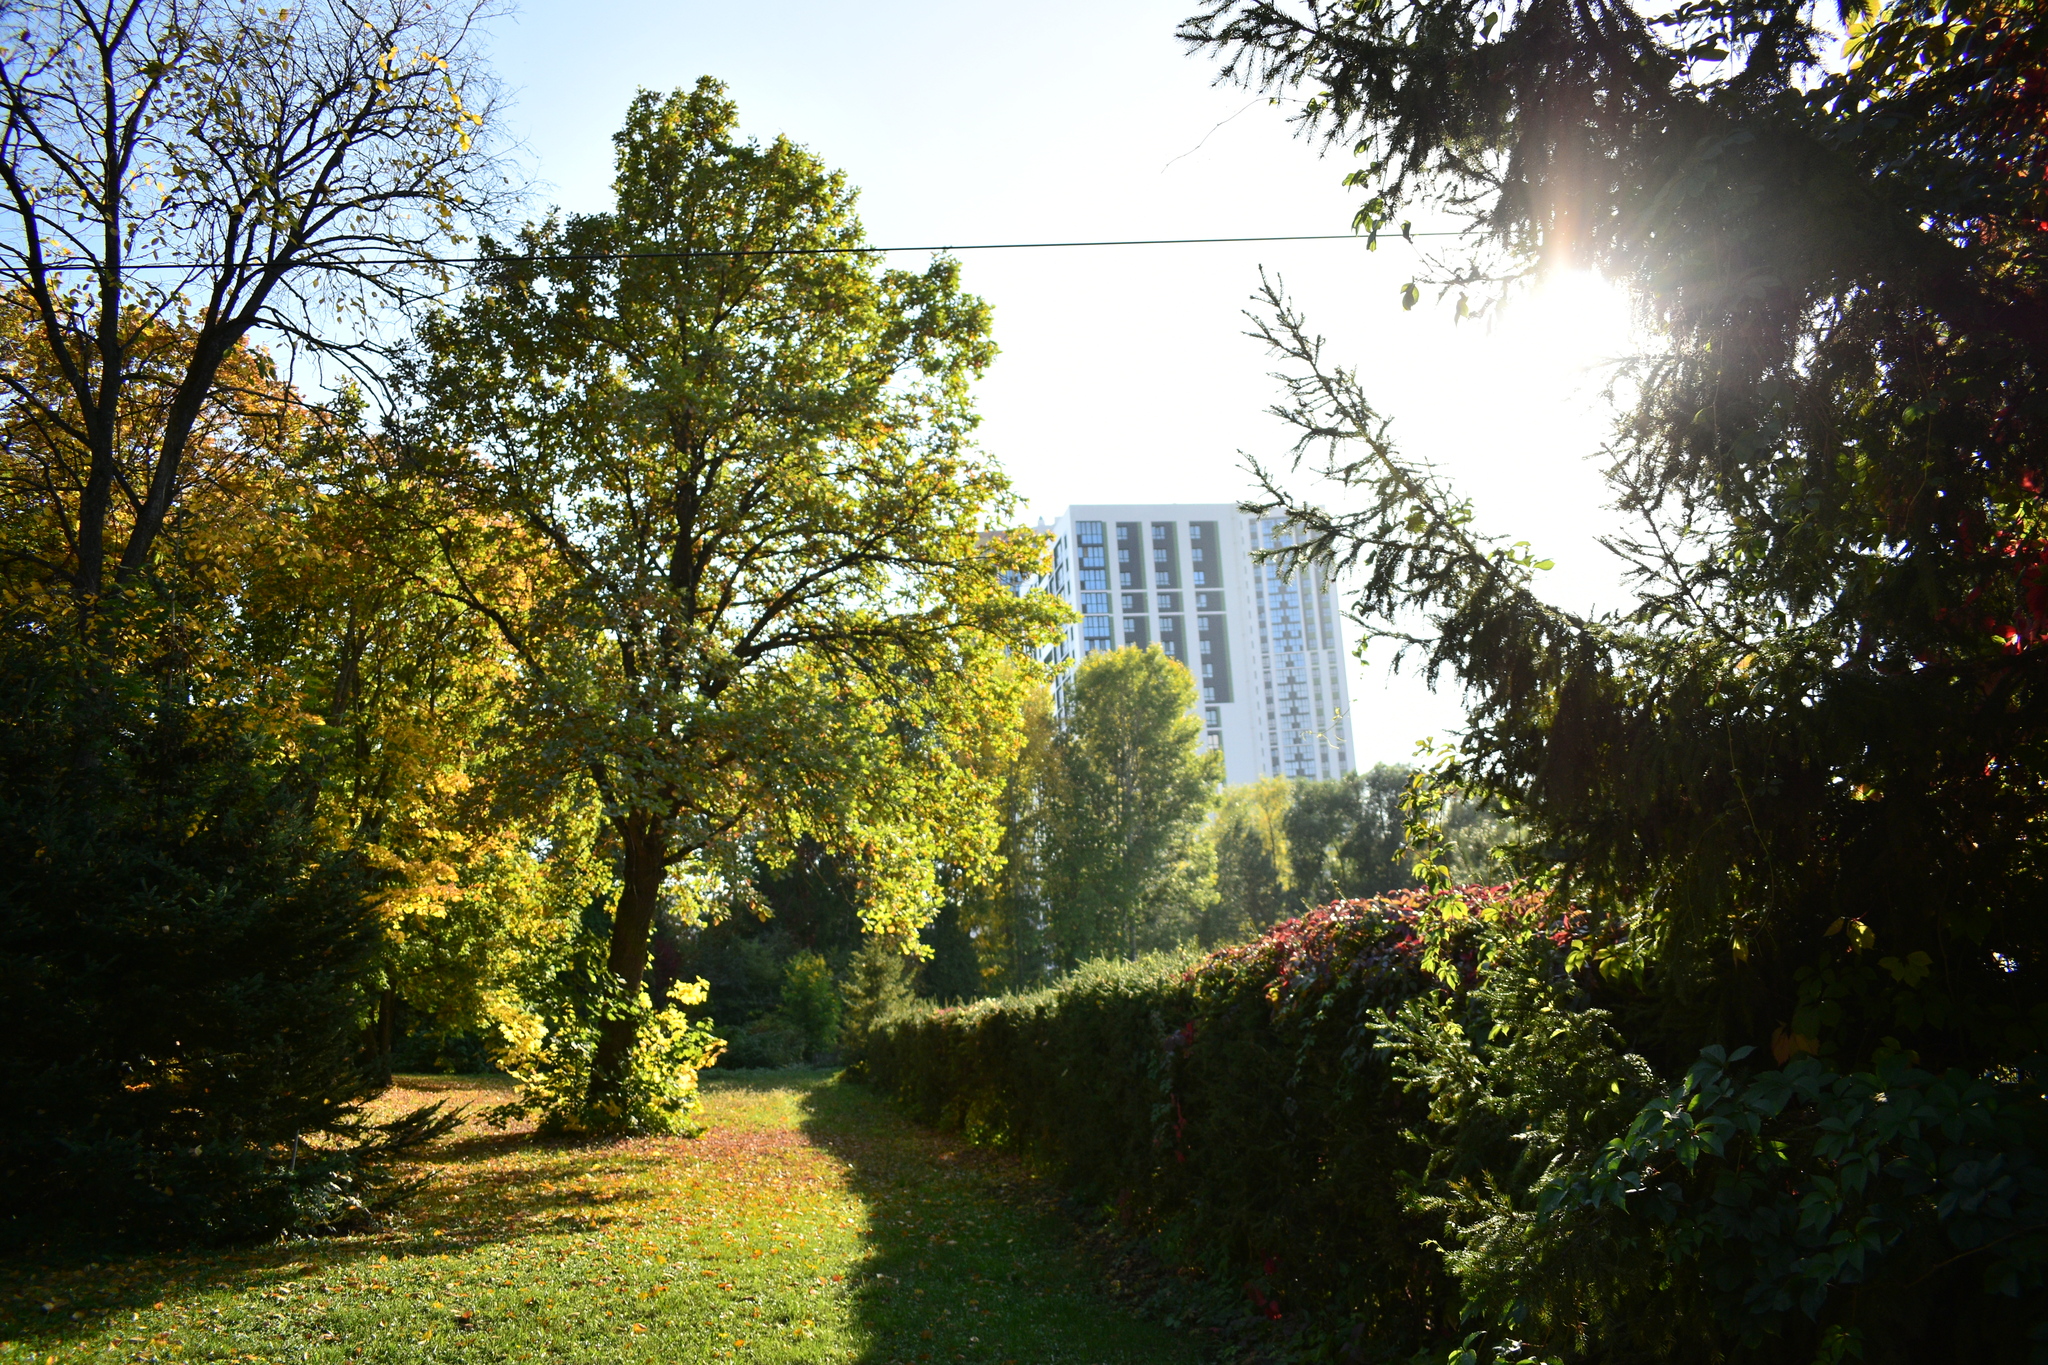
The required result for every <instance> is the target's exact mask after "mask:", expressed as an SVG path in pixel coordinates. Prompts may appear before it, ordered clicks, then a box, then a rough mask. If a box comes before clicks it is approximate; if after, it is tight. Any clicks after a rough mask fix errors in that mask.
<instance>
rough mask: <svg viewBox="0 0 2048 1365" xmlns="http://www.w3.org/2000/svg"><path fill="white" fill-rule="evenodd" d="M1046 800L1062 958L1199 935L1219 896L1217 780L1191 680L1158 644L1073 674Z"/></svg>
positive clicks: (1051, 910)
mask: <svg viewBox="0 0 2048 1365" xmlns="http://www.w3.org/2000/svg"><path fill="white" fill-rule="evenodd" d="M1068 695H1069V697H1070V699H1071V700H1070V701H1069V705H1070V707H1071V708H1072V709H1071V711H1070V712H1069V714H1068V715H1066V716H1065V717H1064V718H1063V719H1062V723H1061V727H1060V732H1059V737H1058V740H1057V757H1056V758H1055V760H1054V763H1053V765H1052V768H1053V771H1052V774H1051V777H1050V782H1049V787H1050V794H1049V796H1048V797H1047V800H1046V804H1047V807H1048V811H1047V832H1046V840H1047V844H1048V845H1049V847H1048V852H1047V856H1046V859H1045V872H1044V887H1045V898H1046V906H1047V916H1048V920H1049V926H1048V927H1049V932H1050V936H1051V938H1052V940H1053V944H1054V951H1055V954H1056V957H1057V960H1058V962H1059V964H1060V966H1062V967H1072V966H1073V965H1074V964H1076V963H1078V962H1081V961H1083V960H1085V959H1088V958H1091V957H1102V956H1117V957H1136V956H1137V955H1138V954H1139V953H1141V952H1143V951H1145V950H1147V949H1150V948H1160V947H1171V946H1172V945H1174V944H1176V943H1179V942H1182V941H1184V940H1185V939H1188V938H1191V937H1193V936H1194V934H1195V932H1196V929H1197V926H1198V925H1199V924H1200V922H1201V919H1202V916H1203V915H1204V914H1205V912H1206V911H1207V910H1208V907H1209V905H1210V903H1211V902H1212V901H1213V899H1214V897H1215V889H1214V884H1213V881H1214V875H1215V869H1214V866H1213V864H1212V861H1211V860H1212V859H1213V856H1214V855H1213V853H1212V852H1211V850H1210V848H1209V845H1208V843H1207V842H1206V841H1205V840H1204V839H1203V838H1202V837H1201V833H1202V820H1203V817H1204V816H1205V815H1206V814H1207V812H1208V809H1209V802H1210V800H1211V797H1212V795H1213V793H1214V790H1215V788H1216V785H1217V783H1218V782H1219V781H1220V780H1221V778H1222V760H1221V756H1220V755H1218V754H1216V753H1214V752H1211V751H1208V750H1205V749H1203V747H1202V743H1201V732H1202V726H1201V722H1200V721H1199V720H1198V719H1196V717H1195V716H1194V715H1193V714H1192V712H1193V709H1194V706H1195V697H1196V692H1195V680H1194V676H1193V675H1192V674H1191V673H1189V672H1188V670H1187V668H1186V666H1185V665H1183V664H1181V663H1179V662H1177V661H1175V660H1173V659H1170V658H1168V657H1167V656H1166V654H1165V653H1164V652H1163V651H1161V650H1159V649H1157V648H1151V649H1136V648H1131V649H1119V650H1110V651H1106V652H1102V653H1097V654H1093V655H1090V656H1089V657H1088V658H1086V659H1084V660H1083V661H1082V663H1081V665H1080V667H1079V668H1077V669H1076V670H1075V671H1074V677H1073V684H1072V687H1071V690H1070V692H1069V694H1068Z"/></svg>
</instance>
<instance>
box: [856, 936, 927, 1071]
mask: <svg viewBox="0 0 2048 1365" xmlns="http://www.w3.org/2000/svg"><path fill="white" fill-rule="evenodd" d="M916 976H917V968H916V961H915V959H913V958H911V957H910V956H909V955H908V954H907V953H906V952H905V951H904V945H903V944H902V943H901V942H900V941H898V940H895V939H891V938H888V937H886V936H883V935H880V934H876V935H871V936H870V937H868V938H866V939H864V940H862V942H861V945H860V951H859V952H857V953H855V954H854V955H853V959H852V961H850V962H849V963H847V967H846V979H845V981H844V982H843V983H842V984H841V985H840V988H839V990H840V1000H841V1004H842V1010H841V1016H840V1037H841V1039H842V1041H843V1042H844V1043H845V1045H846V1051H847V1053H848V1054H849V1055H850V1056H852V1057H854V1058H856V1059H858V1058H859V1057H860V1056H861V1055H862V1054H863V1052H864V1051H865V1050H866V1048H867V1043H868V1035H869V1034H870V1033H872V1032H873V1030H874V1028H875V1026H876V1025H877V1024H878V1023H879V1022H880V1021H881V1020H883V1019H886V1018H888V1017H889V1016H890V1015H892V1014H894V1013H896V1012H897V1011H898V1010H902V1009H907V1008H908V1007H909V1006H910V1005H911V1004H912V1003H913V1002H914V1001H915V1000H916V999H917V996H916V993H915V991H914V990H913V988H912V987H913V983H914V982H915V980H916Z"/></svg>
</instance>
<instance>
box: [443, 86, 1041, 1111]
mask: <svg viewBox="0 0 2048 1365" xmlns="http://www.w3.org/2000/svg"><path fill="white" fill-rule="evenodd" d="M736 122H737V111H736V110H735V108H734V106H733V104H732V102H731V101H730V100H729V99H728V98H727V97H726V95H725V92H724V90H723V89H722V87H720V86H719V85H718V84H717V83H716V82H714V81H711V80H709V79H706V80H704V81H701V82H699V83H698V85H697V86H696V88H695V89H694V90H690V91H682V92H677V93H675V94H673V95H666V96H663V95H656V94H652V93H643V94H641V95H640V96H639V97H638V98H637V99H636V100H635V101H634V103H633V105H632V108H631V110H630V111H629V113H628V116H627V120H626V124H625V127H624V129H623V130H622V131H621V132H620V133H619V135H618V137H617V139H616V142H617V149H618V177H617V181H616V194H617V207H616V208H615V209H614V210H613V211H612V212H609V213H602V214H592V215H583V216H576V217H571V218H567V219H550V220H548V221H546V222H543V223H539V224H536V225H534V226H532V227H530V228H528V229H526V230H525V231H524V232H523V233H522V234H521V235H520V236H519V238H518V239H517V240H516V241H515V242H512V243H508V244H503V245H500V244H496V243H487V244H486V253H487V256H488V262H487V264H486V265H484V266H483V267H482V268H481V269H480V270H479V272H478V276H477V280H476V287H475V289H474V291H473V292H472V293H471V295H470V296H469V297H468V298H466V299H465V300H464V301H463V302H462V303H461V304H460V305H459V306H457V307H456V308H455V309H453V310H452V311H451V312H449V313H448V314H447V315H446V316H445V317H442V318H438V319H435V320H433V321H431V322H429V323H428V324H427V325H426V326H425V327H424V329H423V340H424V348H425V349H424V354H423V357H422V360H421V362H420V363H419V364H418V366H417V367H416V369H415V371H414V381H413V382H414V383H415V384H416V386H417V393H418V395H419V402H418V407H417V412H416V419H415V421H414V423H413V424H412V425H411V426H409V427H408V429H407V432H406V435H405V437H404V446H405V456H404V459H405V473H406V479H407V487H408V489H409V490H410V492H409V493H408V496H411V497H414V498H415V499H416V501H415V502H413V503H411V504H409V507H410V514H411V515H413V516H415V517H417V518H419V519H420V524H422V525H427V526H431V527H432V534H433V535H435V536H437V537H439V538H440V541H441V544H442V546H443V551H444V558H445V563H446V566H447V568H448V572H449V574H450V579H449V582H450V584H451V586H450V587H449V588H448V589H447V590H448V591H449V592H450V593H451V594H452V595H453V596H454V597H455V598H456V599H457V600H459V601H461V602H462V603H463V604H464V605H465V606H467V607H468V608H470V609H471V610H473V611H475V612H477V613H479V614H480V615H481V616H483V617H484V618H485V619H487V620H489V621H490V622H491V623H492V624H493V626H494V627H495V628H496V630H497V631H498V632H499V633H500V634H501V635H502V637H503V639H504V640H505V642H506V644H507V646H508V648H509V649H510V651H511V652H512V654H513V656H514V657H515V659H516V660H517V666H518V669H519V674H520V687H521V695H522V698H523V700H522V703H521V705H522V706H523V708H524V713H525V715H526V716H527V717H528V719H529V720H530V721H531V723H532V724H533V726H534V729H533V732H532V733H533V734H534V736H535V741H534V742H535V743H537V744H540V745H543V746H546V748H547V750H548V752H550V753H552V754H553V755H554V756H555V761H556V762H558V763H559V765H560V766H561V768H562V769H564V770H570V769H575V770H580V771H582V772H584V773H586V774H587V775H588V777H589V780H590V781H591V782H592V783H593V784H594V785H595V787H596V789H597V792H598V794H599V798H600V800H601V802H602V804H603V808H604V812H605V819H606V820H607V822H608V824H609V826H610V830H611V833H612V835H613V837H614V838H615V840H616V842H617V845H618V847H619V849H620V869H621V878H622V881H623V890H622V892H621V894H620V897H619V901H618V906H617V909H616V913H615V915H614V918H613V927H612V931H611V948H610V957H609V971H610V973H611V975H612V977H613V978H614V979H615V981H616V983H617V986H618V989H619V990H620V991H621V992H622V993H623V996H624V997H625V998H626V999H628V1000H630V999H631V998H632V997H633V996H634V995H636V994H637V993H638V992H639V991H640V989H641V983H642V978H643V975H644V972H645V970H646V965H647V960H648V959H647V953H648V935H649V931H650V929H651V927H652V924H653V920H654V915H655V913H656V909H657V907H658V904H659V898H660V895H661V893H662V889H663V886H664V883H665V882H666V881H667V880H668V879H669V877H670V875H671V871H672V869H676V868H678V867H680V866H682V865H684V864H686V863H689V864H692V865H694V866H696V867H699V868H702V869H707V870H710V871H712V872H714V873H718V872H722V873H732V872H733V871H734V869H735V868H736V866H737V862H736V855H737V854H738V853H739V852H740V851H741V850H743V849H747V848H754V849H759V850H763V851H765V853H766V855H767V856H768V858H769V859H770V861H771V863H772V861H773V860H774V858H775V856H776V853H775V851H776V850H778V849H781V850H788V849H791V848H793V847H794V846H795V845H796V843H797V842H798V841H799V840H806V839H808V840H813V841H815V842H816V843H818V844H819V845H820V846H822V847H824V848H827V849H829V850H831V851H834V852H837V853H841V854H844V855H845V856H846V857H847V858H848V859H850V860H851V862H852V864H853V865H854V866H856V867H857V868H859V869H860V873H859V875H860V877H861V879H862V883H863V885H864V887H865V888H866V890H867V892H868V904H867V911H868V914H869V915H870V917H871V919H872V921H873V924H874V927H875V928H876V929H878V930H883V931H889V930H901V931H911V930H914V929H915V928H916V927H917V925H918V924H919V923H921V922H922V921H923V920H924V919H925V918H926V917H927V916H928V915H929V914H930V913H931V911H932V909H933V908H934V907H935V904H936V900H937V882H936V878H937V876H938V869H939V865H940V864H941V863H945V864H948V865H951V866H954V867H957V868H960V869H963V870H965V871H967V872H977V871H982V870H986V869H988V868H989V866H990V862H991V858H992V855H993V851H994V846H995V843H996V840H997V836H998V833H999V831H998V830H997V828H996V826H995V822H994V819H993V817H992V808H993V800H994V796H995V793H996V790H997V787H998V784H999V781H1000V778H999V775H998V765H999V763H1000V762H1001V761H1002V760H1004V759H1005V758H1006V757H1007V755H1008V754H1009V753H1010V752H1011V751H1013V750H1014V748H1015V746H1016V744H1017V742H1018V740H1017V725H1018V722H1017V714H1018V704H1019V700H1020V692H1019V688H1020V686H1021V684H1022V683H1023V682H1024V681H1025V679H1024V678H1023V675H1022V674H1020V673H1019V672H1018V671H1017V670H1016V669H1015V668H1013V667H1010V666H1007V665H1005V664H1004V662H1003V661H1004V659H1005V658H1006V652H1017V653H1022V652H1025V651H1028V649H1029V648H1030V647H1031V645H1032V644H1033V643H1034V642H1035V641H1036V640H1037V638H1038V637H1039V635H1040V634H1041V633H1042V632H1043V631H1044V629H1045V628H1046V627H1047V625H1048V624H1049V623H1050V622H1051V621H1052V620H1053V613H1055V612H1056V611H1057V608H1056V607H1054V606H1052V605H1050V604H1049V603H1048V602H1047V601H1045V600H1044V599H1042V598H1039V599H1034V598H1029V597H1021V596H1018V595H1017V594H1015V593H1013V592H1011V591H1010V589H1009V588H1008V587H1007V586H1006V584H1005V582H1004V575H1005V574H1006V573H1014V572H1019V571H1023V570H1026V569H1033V568H1035V567H1036V558H1037V555H1038V553H1039V550H1038V547H1037V545H1036V544H1035V542H1031V541H1030V540H1029V539H1028V538H1018V539H1013V538H1010V537H1007V536H1003V535H1000V534H996V533H998V532H1000V531H1002V530H1003V529H1004V527H1003V526H1002V524H1001V523H1000V521H999V520H998V518H999V517H1000V515H1001V514H1002V512H1003V511H1004V509H1005V508H1006V506H1007V503H1008V498H1009V494H1008V487H1007V484H1006V483H1005V482H1004V479H1003V477H1002V475H1001V474H1000V473H999V472H998V471H997V470H996V469H995V468H994V466H993V465H992V464H990V463H989V462H988V461H986V460H985V459H983V458H982V457H981V456H980V455H979V454H978V453H977V452H976V451H975V450H974V448H973V446H972V444H971V439H970V438H971V433H972V430H973V426H974V416H973V411H972V408H971V405H970V399H969V389H968V385H969V381H970V380H971V379H972V378H973V377H974V376H975V374H977V373H978V372H979V371H980V370H981V369H982V367H984V366H985V365H986V364H987V363H988V361H989V360H990V358H991V357H992V356H993V354H994V349H993V347H992V346H991V344H990V343H989V340H988V336H987V332H988V314H987V309H986V308H985V307H984V306H983V305H982V304H981V303H980V302H979V301H978V300H976V299H974V298H972V297H971V296H969V295H966V294H964V293H962V292H961V291H960V289H959V284H958V278H959V272H958V266H957V265H956V264H955V263H953V262H951V261H948V260H943V259H942V260H939V261H937V262H935V263H934V264H933V265H932V266H931V267H930V268H929V269H928V270H925V271H923V272H918V273H913V272H907V271H899V270H888V269H881V268H878V266H877V264H876V262H875V261H874V259H873V258H870V257H867V256H864V255H862V254H861V253H860V251H859V247H860V246H861V244H862V237H861V229H860V224H859V220H858V219H857V218H856V217H855V215H854V204H853V195H852V193H851V192H850V191H849V190H848V189H847V187H846V185H845V182H844V180H843V178H842V177H840V176H839V175H837V174H835V173H833V172H830V171H828V170H827V169H826V168H825V167H823V166H822V165H820V164H819V162H818V161H817V160H816V158H814V157H812V156H811V155H810V154H809V153H807V152H805V151H803V150H802V149H801V148H799V147H797V146H796V145H795V144H793V143H791V142H789V141H787V140H786V139H777V140H776V141H774V142H772V143H769V144H766V145H762V144H759V143H755V142H750V141H742V140H740V138H739V136H738V134H737V132H736V130H735V125H736ZM505 546H510V547H514V548H513V550H512V553H510V554H503V553H499V554H498V555H497V557H496V558H495V559H491V560H488V561H487V560H486V559H485V558H484V551H485V550H486V548H487V547H499V548H500V549H502V548H503V547H505ZM602 1032H603V1039H602V1042H601V1044H600V1049H599V1054H598V1057H597V1061H596V1064H595V1067H596V1069H595V1071H594V1072H593V1080H592V1086H593V1089H592V1094H593V1096H595V1097H597V1098H598V1099H603V1098H604V1096H605V1092H606V1090H607V1088H608V1087H609V1086H611V1085H613V1084H614V1081H613V1079H612V1076H613V1074H614V1073H615V1069H616V1068H617V1067H618V1066H619V1065H621V1059H622V1058H623V1057H624V1055H625V1053H626V1052H627V1051H629V1050H630V1048H631V1045H632V1037H633V1028H632V1024H631V1020H630V1018H629V1017H627V1016H626V1015H623V1014H622V1015H619V1016H618V1017H617V1018H614V1019H612V1020H611V1021H609V1022H607V1024H606V1025H605V1027H604V1029H603V1030H602Z"/></svg>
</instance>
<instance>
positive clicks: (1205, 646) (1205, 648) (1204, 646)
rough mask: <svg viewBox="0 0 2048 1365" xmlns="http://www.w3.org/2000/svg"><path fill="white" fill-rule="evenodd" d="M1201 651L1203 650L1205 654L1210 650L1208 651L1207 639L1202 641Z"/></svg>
mask: <svg viewBox="0 0 2048 1365" xmlns="http://www.w3.org/2000/svg"><path fill="white" fill-rule="evenodd" d="M1202 652H1203V653H1204V654H1207V653H1209V652H1210V651H1209V642H1208V641H1207V640H1204V641H1202Z"/></svg>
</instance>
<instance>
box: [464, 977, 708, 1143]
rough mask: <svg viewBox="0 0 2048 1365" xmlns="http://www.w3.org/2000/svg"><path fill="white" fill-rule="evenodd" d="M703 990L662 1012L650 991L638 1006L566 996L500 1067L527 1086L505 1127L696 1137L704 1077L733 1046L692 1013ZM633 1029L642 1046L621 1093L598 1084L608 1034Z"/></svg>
mask: <svg viewBox="0 0 2048 1365" xmlns="http://www.w3.org/2000/svg"><path fill="white" fill-rule="evenodd" d="M704 997H705V989H704V984H703V983H702V982H701V981H700V982H698V983H696V986H695V987H694V989H693V988H691V987H688V986H684V987H678V988H674V989H671V991H670V993H669V1000H670V1002H671V1003H670V1004H669V1005H668V1006H667V1007H666V1008H662V1009H657V1008H655V1006H654V1004H653V1003H652V1002H651V1001H650V1000H649V999H648V998H647V995H646V993H645V992H644V991H643V992H641V993H640V995H639V996H638V997H637V998H635V999H632V1000H621V999H620V998H619V997H618V996H616V995H614V994H610V993H608V992H598V993H594V994H593V995H591V996H586V997H583V998H580V999H579V998H573V997H566V996H565V997H563V998H560V999H558V1000H557V1001H556V1002H555V1004H554V1008H552V1009H550V1010H547V1011H545V1012H543V1013H542V1015H541V1018H540V1022H541V1024H542V1025H543V1026H544V1029H545V1031H544V1032H539V1033H538V1034H537V1036H536V1035H532V1034H529V1035H527V1036H525V1037H512V1038H508V1039H507V1040H506V1046H505V1047H504V1048H503V1049H501V1051H500V1052H499V1054H498V1065H499V1067H500V1068H501V1069H503V1070H504V1072H505V1073H506V1074H507V1075H509V1076H511V1077H512V1079H513V1080H515V1081H517V1082H518V1083H519V1095H518V1097H517V1098H516V1099H513V1100H511V1101H508V1102H507V1103H505V1104H503V1105H500V1106H498V1107H497V1108H496V1109H495V1110H494V1111H493V1115H494V1117H497V1118H498V1119H500V1120H501V1121H502V1120H509V1119H515V1118H535V1119H538V1120H539V1121H540V1128H541V1131H542V1132H547V1133H668V1134H682V1135H684V1136H691V1137H694V1136H696V1135H697V1134H699V1133H701V1132H703V1131H704V1130H703V1125H702V1124H700V1123H699V1122H698V1121H697V1118H696V1114H697V1075H698V1073H699V1072H700V1071H702V1070H703V1069H704V1068H705V1067H707V1066H710V1065H711V1064H712V1063H713V1062H715V1061H717V1060H718V1055H719V1053H720V1052H721V1051H723V1050H724V1048H725V1041H724V1040H723V1039H721V1038H719V1037H717V1036H715V1035H714V1034H713V1033H712V1031H711V1023H710V1021H709V1020H699V1019H692V1018H691V1017H690V1015H689V1013H688V1012H687V1011H686V1010H685V1009H684V1008H682V1007H683V1006H684V1005H690V1004H702V1003H703V1001H704ZM622 1018H623V1019H628V1020H630V1021H631V1023H632V1025H633V1029H634V1034H635V1036H636V1037H637V1039H638V1040H639V1042H638V1045H637V1046H636V1047H634V1048H633V1049H632V1051H631V1052H630V1053H629V1054H628V1055H627V1064H626V1067H625V1071H624V1074H623V1076H622V1077H621V1078H620V1083H619V1084H618V1085H617V1086H616V1087H615V1088H607V1089H605V1090H603V1091H599V1090H597V1089H596V1088H595V1087H593V1086H592V1085H591V1076H592V1073H593V1072H594V1071H595V1070H596V1067H597V1058H598V1049H599V1047H600V1046H601V1044H602V1042H603V1037H604V1027H605V1025H606V1024H607V1023H610V1022H613V1021H615V1020H618V1019H622Z"/></svg>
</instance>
